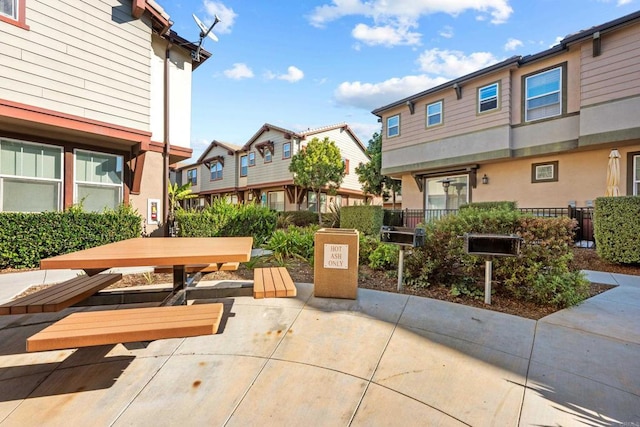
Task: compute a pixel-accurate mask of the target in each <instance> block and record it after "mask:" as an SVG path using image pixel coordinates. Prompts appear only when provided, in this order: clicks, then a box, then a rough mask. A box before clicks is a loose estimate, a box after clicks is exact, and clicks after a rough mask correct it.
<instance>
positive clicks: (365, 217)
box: [340, 205, 384, 236]
mask: <svg viewBox="0 0 640 427" xmlns="http://www.w3.org/2000/svg"><path fill="white" fill-rule="evenodd" d="M383 217H384V212H383V211H382V206H373V205H360V206H343V207H342V208H341V210H340V228H351V229H356V230H358V231H360V232H361V233H364V234H366V235H368V236H379V235H380V228H381V227H382V220H383Z"/></svg>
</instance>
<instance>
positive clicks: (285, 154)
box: [282, 142, 291, 159]
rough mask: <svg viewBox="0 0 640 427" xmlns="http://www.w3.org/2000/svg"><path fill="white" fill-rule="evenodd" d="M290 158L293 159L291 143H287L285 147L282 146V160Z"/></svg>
mask: <svg viewBox="0 0 640 427" xmlns="http://www.w3.org/2000/svg"><path fill="white" fill-rule="evenodd" d="M289 157H291V143H290V142H285V143H284V145H282V158H283V159H288V158H289Z"/></svg>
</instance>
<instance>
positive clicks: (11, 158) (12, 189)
mask: <svg viewBox="0 0 640 427" xmlns="http://www.w3.org/2000/svg"><path fill="white" fill-rule="evenodd" d="M62 170H63V157H62V148H60V147H54V146H50V145H43V144H34V143H27V142H22V141H15V140H9V139H2V138H0V211H4V212H44V211H58V210H60V208H61V204H62Z"/></svg>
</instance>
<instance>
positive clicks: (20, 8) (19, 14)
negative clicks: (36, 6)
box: [0, 0, 29, 29]
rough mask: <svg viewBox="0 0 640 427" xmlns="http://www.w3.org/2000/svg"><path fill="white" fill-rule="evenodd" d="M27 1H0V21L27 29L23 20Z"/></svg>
mask: <svg viewBox="0 0 640 427" xmlns="http://www.w3.org/2000/svg"><path fill="white" fill-rule="evenodd" d="M26 1H27V0H0V21H4V22H8V23H10V24H13V25H16V26H18V27H21V28H24V29H29V27H28V26H27V25H26V20H25V17H24V15H25V10H26V5H25V2H26Z"/></svg>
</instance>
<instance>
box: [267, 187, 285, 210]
mask: <svg viewBox="0 0 640 427" xmlns="http://www.w3.org/2000/svg"><path fill="white" fill-rule="evenodd" d="M267 197H268V200H269V209H273V210H274V211H278V212H284V191H270V192H269V194H268V196H267Z"/></svg>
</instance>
